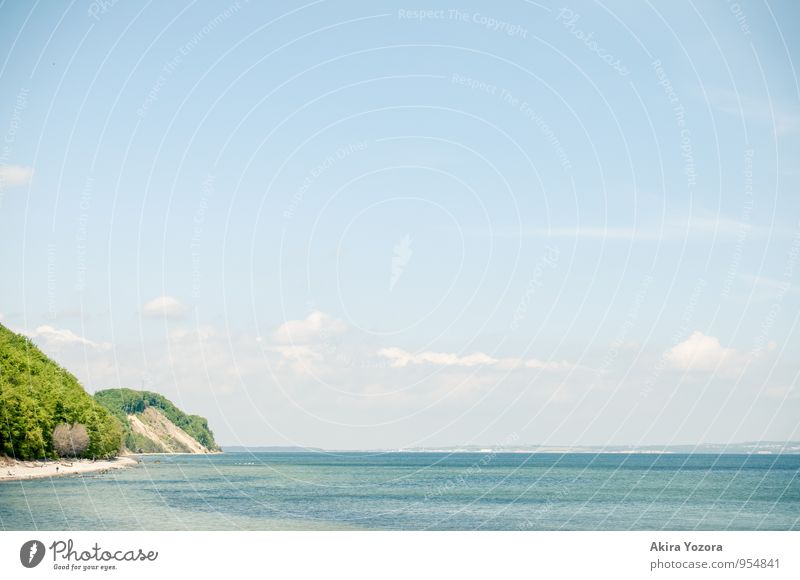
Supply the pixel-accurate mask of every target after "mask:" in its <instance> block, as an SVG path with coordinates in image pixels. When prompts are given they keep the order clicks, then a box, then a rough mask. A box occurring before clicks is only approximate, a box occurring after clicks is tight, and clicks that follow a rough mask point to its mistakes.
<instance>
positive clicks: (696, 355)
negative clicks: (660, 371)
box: [667, 330, 742, 371]
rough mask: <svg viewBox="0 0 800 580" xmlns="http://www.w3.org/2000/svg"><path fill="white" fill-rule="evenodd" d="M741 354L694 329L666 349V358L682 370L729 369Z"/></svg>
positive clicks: (738, 360)
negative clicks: (685, 337)
mask: <svg viewBox="0 0 800 580" xmlns="http://www.w3.org/2000/svg"><path fill="white" fill-rule="evenodd" d="M741 358H742V356H741V354H740V353H739V352H738V351H737V350H736V349H733V348H725V347H723V346H722V345H721V344H720V342H719V339H718V338H716V337H713V336H707V335H705V334H703V333H702V332H700V331H699V330H695V331H694V332H693V333H692V335H691V336H690V337H689V338H687V339H686V340H684V341H683V342H681V343H678V344H676V345H675V346H673V347H672V348H671V349H669V351H667V360H668V361H669V362H670V363H671V365H672V366H673V367H675V368H678V369H682V370H706V371H710V370H716V369H721V370H724V369H726V368H727V369H729V368H730V367H731V366H732V365H736V364H738V363H739V362H740V360H741Z"/></svg>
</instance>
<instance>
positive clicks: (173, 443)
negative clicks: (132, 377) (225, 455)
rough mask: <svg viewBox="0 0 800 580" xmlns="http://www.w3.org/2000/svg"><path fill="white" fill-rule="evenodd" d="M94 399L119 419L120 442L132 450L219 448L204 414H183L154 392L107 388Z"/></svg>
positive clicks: (180, 450) (185, 451)
mask: <svg viewBox="0 0 800 580" xmlns="http://www.w3.org/2000/svg"><path fill="white" fill-rule="evenodd" d="M95 399H96V400H97V401H98V402H99V403H100V404H101V405H103V406H104V407H105V408H107V409H108V410H109V411H110V412H111V413H112V414H113V415H114V416H115V417H117V419H119V420H120V421H121V422H122V425H123V431H124V433H123V443H124V445H125V447H126V448H127V450H129V451H131V452H133V453H213V452H218V451H219V447H218V446H217V444H216V442H215V441H214V434H213V433H212V432H211V429H209V427H208V421H206V419H205V418H203V417H199V416H197V415H187V414H186V413H184V412H183V411H181V410H180V409H178V408H177V407H176V406H175V405H174V404H172V402H171V401H169V400H168V399H167V398H165V397H163V396H161V395H159V394H157V393H152V392H149V391H134V390H131V389H107V390H105V391H98V392H97V393H95Z"/></svg>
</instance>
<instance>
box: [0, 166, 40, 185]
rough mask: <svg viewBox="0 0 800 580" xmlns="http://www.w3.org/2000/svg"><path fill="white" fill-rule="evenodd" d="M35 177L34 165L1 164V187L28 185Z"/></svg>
mask: <svg viewBox="0 0 800 580" xmlns="http://www.w3.org/2000/svg"><path fill="white" fill-rule="evenodd" d="M31 177H33V167H24V166H22V165H0V189H3V188H5V187H19V186H20V185H27V184H28V183H30V180H31Z"/></svg>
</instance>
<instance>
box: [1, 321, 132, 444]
mask: <svg viewBox="0 0 800 580" xmlns="http://www.w3.org/2000/svg"><path fill="white" fill-rule="evenodd" d="M60 424H68V425H75V424H81V425H84V426H85V428H86V431H87V432H88V434H89V445H88V446H87V447H86V449H85V451H83V452H82V454H81V455H82V456H83V457H112V456H115V455H117V454H118V453H119V451H120V444H121V441H122V425H121V424H120V422H119V421H118V420H117V419H116V418H115V417H113V416H112V415H111V413H109V412H108V410H106V408H105V407H103V406H102V405H100V404H99V403H98V402H97V401H95V400H94V398H92V397H91V396H90V395H89V394H88V393H87V392H86V391H85V390H84V389H83V387H82V386H81V385H80V383H79V382H78V381H77V379H76V378H75V377H74V376H73V375H72V374H70V373H69V372H68V371H67V370H65V369H63V368H62V367H60V366H59V365H58V364H56V363H55V362H53V361H52V360H51V359H49V358H48V357H47V356H46V355H45V354H44V353H43V352H42V351H40V350H39V349H38V348H37V347H36V345H34V344H33V342H31V340H30V339H29V338H27V337H25V336H22V335H19V334H16V333H14V332H11V331H10V330H9V329H8V328H6V327H5V326H3V325H2V324H0V454H5V455H8V456H9V457H14V458H16V459H44V458H54V457H56V452H55V449H54V447H53V431H54V430H55V428H56V426H58V425H60Z"/></svg>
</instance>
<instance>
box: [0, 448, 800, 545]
mask: <svg viewBox="0 0 800 580" xmlns="http://www.w3.org/2000/svg"><path fill="white" fill-rule="evenodd" d="M141 459H142V463H141V465H140V466H138V467H135V468H131V469H123V470H117V471H112V472H109V473H106V474H102V475H87V476H82V477H77V476H76V477H62V478H55V479H51V480H38V481H24V482H9V483H2V484H0V528H2V529H6V530H32V529H43V530H83V529H90V530H91V529H109V530H129V529H131V530H139V529H145V530H161V529H165V530H185V529H188V530H207V529H212V530H222V529H226V530H228V529H261V530H284V529H389V530H628V529H643V530H659V529H668V530H685V529H712V530H719V529H734V530H796V529H800V477H799V476H800V455H679V454H664V455H608V454H566V455H551V454H533V455H530V454H492V453H485V454H482V453H469V454H464V453H460V454H445V453H441V454H440V453H383V454H369V453H338V454H326V453H254V454H250V453H225V454H222V455H210V456H202V455H194V456H192V455H183V456H148V457H142V458H141Z"/></svg>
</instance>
